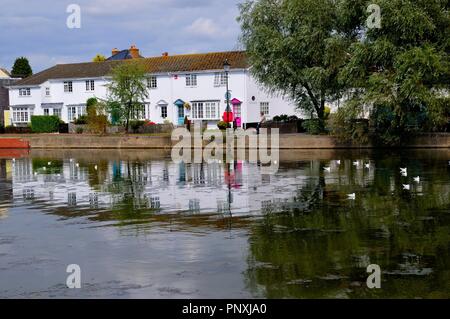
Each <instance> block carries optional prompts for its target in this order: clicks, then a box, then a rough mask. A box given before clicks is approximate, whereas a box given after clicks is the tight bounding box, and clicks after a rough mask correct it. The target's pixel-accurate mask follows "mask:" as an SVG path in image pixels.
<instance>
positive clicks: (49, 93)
mask: <svg viewBox="0 0 450 319" xmlns="http://www.w3.org/2000/svg"><path fill="white" fill-rule="evenodd" d="M50 95H51V92H50V87H48V86H47V87H46V88H45V96H50Z"/></svg>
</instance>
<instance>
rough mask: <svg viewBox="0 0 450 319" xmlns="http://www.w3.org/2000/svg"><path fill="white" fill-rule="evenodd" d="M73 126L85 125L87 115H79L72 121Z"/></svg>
mask: <svg viewBox="0 0 450 319" xmlns="http://www.w3.org/2000/svg"><path fill="white" fill-rule="evenodd" d="M73 124H76V125H86V124H87V115H80V116H78V117H77V118H76V119H75V120H74V121H73Z"/></svg>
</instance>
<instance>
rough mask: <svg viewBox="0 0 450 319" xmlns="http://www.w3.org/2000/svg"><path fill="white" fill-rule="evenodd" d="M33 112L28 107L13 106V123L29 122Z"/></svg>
mask: <svg viewBox="0 0 450 319" xmlns="http://www.w3.org/2000/svg"><path fill="white" fill-rule="evenodd" d="M32 115H33V112H32V111H31V109H30V108H28V107H14V108H12V119H13V123H29V122H30V120H31V116H32Z"/></svg>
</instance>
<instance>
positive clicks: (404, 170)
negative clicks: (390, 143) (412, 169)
mask: <svg viewBox="0 0 450 319" xmlns="http://www.w3.org/2000/svg"><path fill="white" fill-rule="evenodd" d="M400 173H401V174H402V176H405V177H406V176H408V169H407V168H400Z"/></svg>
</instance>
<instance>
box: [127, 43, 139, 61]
mask: <svg viewBox="0 0 450 319" xmlns="http://www.w3.org/2000/svg"><path fill="white" fill-rule="evenodd" d="M129 51H130V55H131V57H132V58H133V59H138V58H140V55H139V49H138V48H136V46H135V45H134V44H133V45H132V46H131V47H130V49H129Z"/></svg>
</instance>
